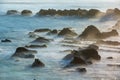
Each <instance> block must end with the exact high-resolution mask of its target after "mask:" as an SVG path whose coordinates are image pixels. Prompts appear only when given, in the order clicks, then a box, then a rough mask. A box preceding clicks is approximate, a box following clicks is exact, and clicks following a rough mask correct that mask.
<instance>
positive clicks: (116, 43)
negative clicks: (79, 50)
mask: <svg viewBox="0 0 120 80" xmlns="http://www.w3.org/2000/svg"><path fill="white" fill-rule="evenodd" d="M96 44H104V45H113V46H118V45H120V42H118V41H104V40H98V41H97V42H96Z"/></svg>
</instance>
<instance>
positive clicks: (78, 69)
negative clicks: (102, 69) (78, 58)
mask: <svg viewBox="0 0 120 80" xmlns="http://www.w3.org/2000/svg"><path fill="white" fill-rule="evenodd" d="M76 70H77V71H78V72H82V73H83V72H87V70H86V68H77V69H76Z"/></svg>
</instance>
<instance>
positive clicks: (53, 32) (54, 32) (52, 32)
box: [47, 29, 58, 35]
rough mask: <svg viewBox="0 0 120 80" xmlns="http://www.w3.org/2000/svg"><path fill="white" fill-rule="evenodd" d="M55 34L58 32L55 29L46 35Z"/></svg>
mask: <svg viewBox="0 0 120 80" xmlns="http://www.w3.org/2000/svg"><path fill="white" fill-rule="evenodd" d="M55 34H58V31H57V30H56V29H54V30H52V31H50V32H48V33H47V35H55Z"/></svg>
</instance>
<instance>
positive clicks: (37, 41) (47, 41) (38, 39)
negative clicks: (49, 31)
mask: <svg viewBox="0 0 120 80" xmlns="http://www.w3.org/2000/svg"><path fill="white" fill-rule="evenodd" d="M50 41H52V40H51V39H46V38H44V37H38V38H37V39H35V40H34V41H32V43H49V42H50Z"/></svg>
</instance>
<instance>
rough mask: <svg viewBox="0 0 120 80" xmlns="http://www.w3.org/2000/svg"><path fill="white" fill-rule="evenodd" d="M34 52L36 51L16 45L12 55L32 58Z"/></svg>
mask: <svg viewBox="0 0 120 80" xmlns="http://www.w3.org/2000/svg"><path fill="white" fill-rule="evenodd" d="M34 53H37V51H35V50H28V49H26V48H24V47H18V48H17V49H16V51H15V53H14V54H13V55H12V57H20V58H34V55H33V54H34Z"/></svg>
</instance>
